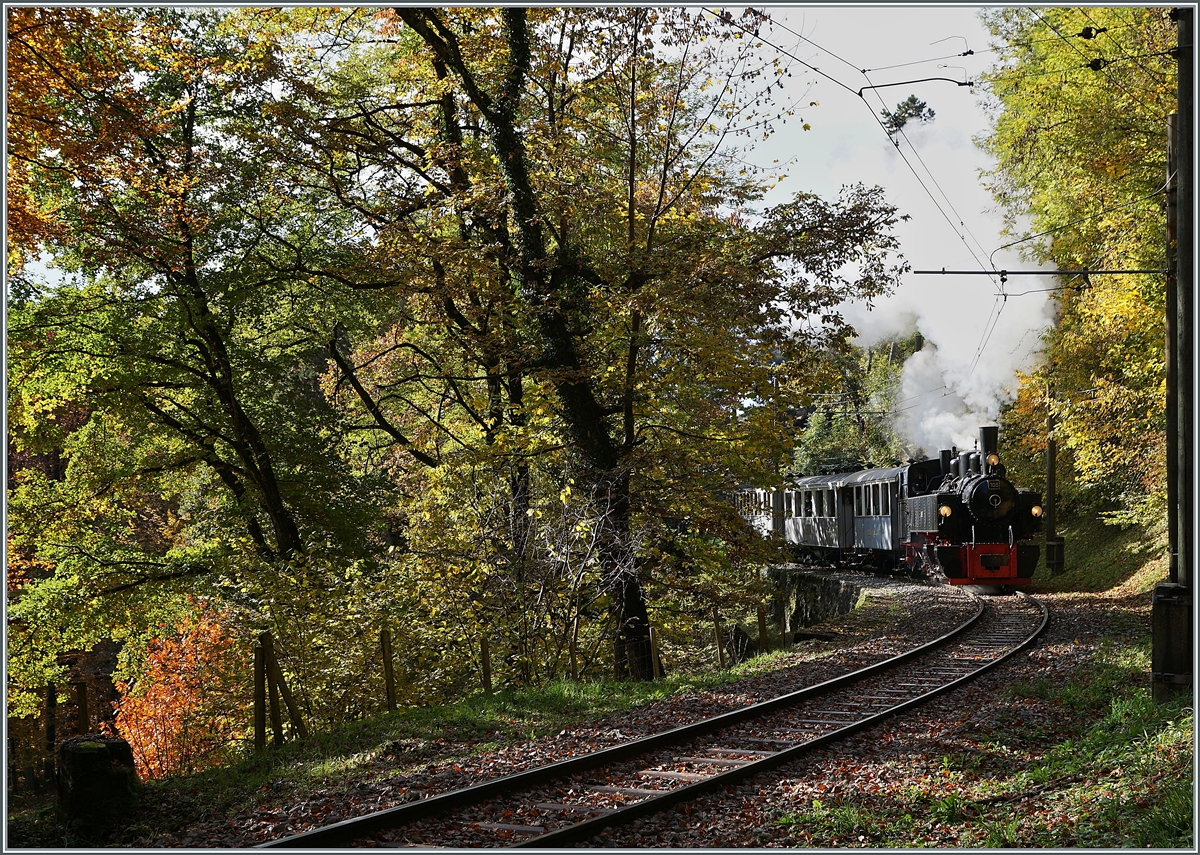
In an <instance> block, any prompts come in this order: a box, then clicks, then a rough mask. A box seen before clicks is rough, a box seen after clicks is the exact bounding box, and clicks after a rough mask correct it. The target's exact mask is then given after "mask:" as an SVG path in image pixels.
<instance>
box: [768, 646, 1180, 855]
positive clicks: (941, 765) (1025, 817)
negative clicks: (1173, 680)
mask: <svg viewBox="0 0 1200 855" xmlns="http://www.w3.org/2000/svg"><path fill="white" fill-rule="evenodd" d="M1148 669H1149V644H1148V642H1147V640H1146V639H1139V640H1137V641H1135V642H1130V641H1129V640H1127V639H1126V638H1125V637H1122V638H1121V639H1119V640H1117V639H1110V640H1107V641H1106V642H1105V643H1103V644H1102V645H1100V647H1099V650H1098V651H1097V654H1096V656H1095V658H1094V659H1093V662H1092V663H1091V665H1090V666H1089V667H1087V668H1084V669H1080V670H1078V671H1076V672H1075V673H1073V674H1072V675H1071V677H1070V678H1069V679H1068V680H1066V681H1065V682H1062V681H1049V680H1046V681H1039V682H1036V683H1032V684H1028V685H1022V686H1014V687H1011V688H1010V689H1009V690H1008V691H1007V692H1006V693H1005V695H1004V697H1003V698H1002V699H1001V700H1000V702H999V703H998V704H997V705H996V706H995V707H994V708H993V709H992V710H990V711H989V715H988V716H987V718H988V721H987V723H986V724H984V725H982V726H980V725H976V726H974V727H973V728H972V729H971V730H970V731H964V732H962V733H960V736H959V738H957V739H956V740H955V744H956V746H957V750H950V751H948V752H947V753H945V754H943V755H942V756H940V757H936V758H920V757H918V758H913V760H911V761H910V762H909V764H908V773H909V774H907V775H895V774H893V773H895V772H897V769H896V768H895V765H894V764H885V765H892V768H886V769H880V770H876V772H875V773H874V774H875V775H876V780H877V781H878V782H881V783H879V785H878V786H875V787H860V788H858V790H857V792H852V793H850V794H842V795H840V796H837V797H834V798H832V799H824V800H819V799H814V800H812V801H811V802H809V803H808V806H807V807H806V809H805V810H802V811H793V812H788V813H783V814H781V815H780V816H778V817H777V819H776V824H777V825H778V826H779V827H780V828H781V829H785V830H788V831H790V832H791V833H792V834H793V835H794V839H795V842H796V843H797V844H798V845H803V846H813V847H835V846H865V847H879V848H884V847H886V848H892V847H914V846H916V847H933V846H937V847H947V846H949V847H960V848H968V847H969V848H977V847H978V848H1060V847H1061V848H1066V847H1071V848H1076V847H1083V848H1127V847H1138V848H1180V849H1187V850H1191V849H1193V841H1194V838H1193V832H1192V823H1193V797H1192V785H1193V779H1192V758H1193V733H1194V717H1193V710H1192V708H1191V706H1190V698H1189V697H1186V696H1180V697H1178V698H1176V699H1175V700H1172V701H1171V702H1169V703H1166V704H1161V705H1160V704H1157V703H1155V702H1154V701H1153V700H1152V699H1151V697H1150V694H1149V691H1148V690H1147V689H1145V688H1142V687H1141V686H1140V685H1139V684H1141V685H1144V684H1145V682H1146V681H1145V674H1146V672H1147V670H1148ZM899 765H905V764H904V763H903V762H901V763H900V764H899ZM922 767H924V768H922ZM901 781H903V783H900V782H901ZM889 782H891V783H889Z"/></svg>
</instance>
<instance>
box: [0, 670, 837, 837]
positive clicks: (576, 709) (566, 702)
mask: <svg viewBox="0 0 1200 855" xmlns="http://www.w3.org/2000/svg"><path fill="white" fill-rule="evenodd" d="M824 655H827V654H824V653H814V654H809V655H808V657H806V658H815V657H818V656H824ZM796 661H797V658H796V653H782V652H778V651H776V652H772V653H768V654H766V655H763V656H758V657H755V658H753V659H750V660H748V661H747V662H744V663H742V664H740V665H736V666H733V667H731V668H727V669H725V670H723V671H722V670H717V669H706V670H703V671H701V672H698V673H676V674H672V675H669V676H667V677H666V678H665V679H663V680H660V681H658V682H653V683H639V682H622V681H615V680H597V681H587V682H573V681H570V680H559V681H556V682H553V683H550V684H549V685H546V686H544V687H540V688H530V689H519V690H503V691H499V692H496V693H494V694H492V695H484V694H482V693H480V694H476V695H472V696H470V697H467V698H464V699H462V700H461V701H459V702H457V703H454V704H445V705H440V706H430V707H411V708H406V709H402V710H398V711H396V712H395V713H385V714H382V715H378V716H374V717H371V718H367V719H362V720H360V721H355V722H351V723H349V724H346V725H344V726H342V727H339V728H337V729H334V730H330V731H324V732H317V733H314V734H313V735H312V736H310V737H309V738H308V739H306V740H303V741H296V742H288V743H286V744H284V745H283V746H282V747H281V748H279V749H278V750H275V749H271V750H268V751H266V752H263V753H261V754H254V753H252V752H246V754H245V756H243V757H242V759H240V760H239V761H237V762H234V763H232V764H230V765H227V766H222V767H218V768H214V769H209V770H207V771H204V772H200V773H197V774H194V775H189V776H185V777H178V778H169V779H165V780H161V781H150V782H148V783H147V786H146V792H145V796H144V799H143V802H144V809H143V811H142V815H141V816H138V817H134V818H133V819H132V821H131V824H130V825H129V827H127V828H125V829H123V830H121V831H118V832H116V833H115V834H114V835H113V836H112V837H110V838H108V839H105V840H103V841H91V840H78V839H74V838H73V837H72V836H71V835H70V832H69V831H68V830H67V829H66V828H64V827H63V826H62V825H61V824H60V823H58V821H57V819H56V817H55V815H54V810H53V806H52V797H50V796H41V797H35V798H28V797H26V798H21V799H18V800H16V801H15V802H10V805H9V807H10V810H9V818H8V823H9V825H8V829H9V839H10V842H11V843H13V845H16V846H21V847H39V848H40V847H46V846H51V847H53V846H61V845H80V844H87V843H105V844H110V845H111V844H115V845H130V844H132V843H133V842H135V841H136V840H138V839H139V838H151V839H153V838H156V837H158V836H160V835H162V834H163V833H166V832H172V831H176V830H179V829H181V828H186V827H187V826H188V825H189V824H191V823H194V822H196V821H199V820H201V819H203V818H205V817H220V816H232V815H235V814H237V813H240V812H243V811H251V810H255V809H256V808H258V807H259V806H260V805H262V804H264V803H266V802H276V801H279V800H281V799H285V798H286V797H287V796H288V795H289V794H295V795H297V796H303V795H305V794H307V793H310V792H312V791H313V790H315V789H323V790H331V789H337V788H338V787H341V786H347V785H351V784H353V783H358V782H364V781H371V780H374V779H379V778H384V777H389V776H394V775H396V774H399V773H401V772H405V771H407V772H412V771H418V770H420V769H421V768H422V767H424V766H426V765H428V764H430V763H433V762H437V763H441V762H445V761H450V762H455V761H459V760H463V759H466V758H469V757H471V756H472V755H475V754H479V753H482V752H484V751H487V750H489V749H492V748H495V747H497V746H500V745H507V744H511V743H515V742H521V741H523V740H527V739H534V738H537V737H540V736H545V735H547V734H553V733H557V732H558V731H560V730H562V729H564V728H568V727H571V726H573V725H577V724H579V723H581V722H584V721H587V720H590V719H597V718H604V717H608V716H611V715H615V714H619V713H622V712H626V711H629V710H632V709H635V708H637V707H640V706H643V705H645V704H648V703H652V702H654V701H656V700H659V699H662V698H666V697H670V696H674V695H679V694H684V693H688V692H700V691H704V690H706V689H711V688H715V687H719V686H722V685H726V684H728V683H731V682H735V681H737V680H741V679H743V678H746V677H750V676H754V675H756V674H761V673H765V672H768V671H772V670H776V669H778V668H780V667H783V666H784V665H785V664H795V662H796Z"/></svg>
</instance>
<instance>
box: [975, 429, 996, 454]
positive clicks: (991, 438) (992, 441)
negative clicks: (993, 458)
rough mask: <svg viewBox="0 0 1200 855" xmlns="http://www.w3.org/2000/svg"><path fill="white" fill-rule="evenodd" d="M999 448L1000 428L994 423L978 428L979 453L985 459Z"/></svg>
mask: <svg viewBox="0 0 1200 855" xmlns="http://www.w3.org/2000/svg"><path fill="white" fill-rule="evenodd" d="M999 450H1000V428H999V427H997V426H996V425H984V426H983V427H981V428H980V429H979V453H980V454H981V455H983V458H984V459H985V460H986V459H987V456H988V455H989V454H991V453H992V452H993V451H999Z"/></svg>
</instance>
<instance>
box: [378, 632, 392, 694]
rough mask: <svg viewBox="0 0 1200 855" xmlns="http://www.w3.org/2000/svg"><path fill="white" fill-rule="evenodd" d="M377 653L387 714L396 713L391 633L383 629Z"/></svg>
mask: <svg viewBox="0 0 1200 855" xmlns="http://www.w3.org/2000/svg"><path fill="white" fill-rule="evenodd" d="M379 653H380V656H382V657H383V691H384V694H385V695H386V698H387V708H388V712H395V711H396V672H395V671H394V670H393V668H392V633H391V630H389V629H388V628H387V627H384V628H383V630H382V631H380V633H379Z"/></svg>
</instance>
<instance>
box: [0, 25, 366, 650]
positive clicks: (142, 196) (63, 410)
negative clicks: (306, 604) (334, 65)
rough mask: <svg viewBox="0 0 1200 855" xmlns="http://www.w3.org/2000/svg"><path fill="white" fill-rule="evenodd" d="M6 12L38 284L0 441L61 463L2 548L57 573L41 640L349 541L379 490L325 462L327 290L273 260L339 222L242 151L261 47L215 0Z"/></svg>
mask: <svg viewBox="0 0 1200 855" xmlns="http://www.w3.org/2000/svg"><path fill="white" fill-rule="evenodd" d="M6 14H8V15H9V19H8V23H9V27H8V43H7V56H8V61H9V69H10V72H11V73H10V75H9V93H8V94H9V98H8V107H9V117H8V118H9V127H10V129H11V131H12V132H11V134H10V137H9V146H8V157H9V163H10V166H11V167H12V170H13V174H14V175H15V176H16V177H17V179H18V180H17V181H15V182H13V183H11V184H10V185H9V187H8V192H9V202H10V207H11V208H13V209H15V211H16V212H17V213H18V216H17V217H16V218H15V219H12V220H10V222H9V226H10V232H9V234H10V236H11V238H12V240H13V246H14V247H15V248H16V249H17V250H19V252H18V253H16V254H13V255H11V256H10V270H9V273H10V278H11V277H12V276H14V275H15V276H22V277H24V281H25V282H26V288H25V294H24V295H23V297H22V299H20V300H18V301H16V302H15V303H14V304H13V306H12V311H11V313H10V315H9V319H8V320H9V324H8V336H9V338H8V371H9V400H8V416H9V422H8V427H9V437H10V443H11V444H12V445H13V447H15V448H16V449H18V450H19V451H28V452H30V453H50V452H51V451H53V452H54V453H56V454H60V456H61V457H62V459H63V460H64V461H65V466H64V467H63V468H62V470H61V471H60V472H59V473H57V475H56V476H55V477H47V476H46V474H45V473H42V472H39V471H37V470H35V469H27V470H24V471H22V472H20V473H18V474H17V477H16V478H15V479H14V480H15V483H14V484H13V485H11V487H12V489H11V491H10V494H9V510H10V517H9V525H10V529H9V530H10V532H12V533H13V535H14V540H15V542H16V544H17V545H18V546H19V547H21V548H29V549H34V550H36V552H37V553H38V555H39V556H40V557H41V558H42V559H43V560H45V561H49V562H51V563H53V565H54V566H55V568H56V569H55V574H54V576H53V577H52V578H50V579H47V580H44V581H42V582H40V583H39V584H37V585H33V586H29V588H28V590H27V591H26V592H25V595H24V596H23V598H22V601H21V603H20V604H19V605H18V607H17V608H18V609H19V610H22V611H23V613H24V617H26V619H27V621H28V625H30V626H34V627H37V631H38V632H39V633H40V635H41V638H42V640H43V642H44V644H43V647H44V648H45V649H46V650H50V651H51V652H52V651H53V649H55V648H57V649H59V650H61V649H63V646H64V645H67V646H71V645H78V646H88V645H90V644H91V643H94V642H95V641H96V640H98V639H99V637H102V636H103V635H112V636H113V637H117V638H122V637H124V636H126V635H128V634H130V633H133V634H136V633H139V632H142V631H143V630H144V631H146V632H152V631H153V627H154V626H155V625H156V624H157V623H158V622H159V621H158V620H157V619H156V618H158V617H163V611H164V610H165V611H166V612H168V613H169V620H167V624H168V625H174V623H175V621H176V619H178V617H179V615H180V609H181V608H183V607H182V606H181V605H179V604H180V603H181V602H182V601H181V600H180V598H179V596H178V595H179V594H180V593H182V592H184V591H187V590H201V591H208V592H211V591H213V590H219V591H220V590H223V591H225V592H226V593H227V594H228V593H229V592H231V591H240V590H241V586H242V585H243V584H250V582H249V581H247V577H248V576H249V577H250V578H251V579H252V578H253V575H254V572H256V571H259V570H261V571H263V572H264V573H269V572H270V570H269V569H268V568H270V567H271V566H275V567H276V568H278V567H279V566H280V565H283V564H287V563H289V562H294V561H302V560H304V557H305V556H306V555H307V554H309V553H310V552H311V551H312V550H313V549H314V548H315V547H316V545H317V544H320V545H321V546H322V547H323V548H325V547H326V545H328V547H327V548H331V549H335V550H337V551H339V552H340V553H341V554H343V555H346V556H350V557H354V556H361V555H363V554H364V553H365V552H366V550H367V548H368V546H367V544H368V542H369V539H370V537H371V536H373V534H374V531H375V526H374V525H373V523H372V521H373V520H374V519H375V518H376V515H375V511H374V509H375V507H376V506H377V505H378V501H377V496H378V493H379V491H380V490H381V489H382V482H381V481H380V480H379V479H375V480H374V481H372V480H371V479H369V478H367V479H360V478H356V477H355V476H354V474H353V473H351V472H349V471H348V470H347V469H346V467H345V466H344V465H343V464H342V462H341V460H340V458H339V456H338V455H337V454H336V453H335V452H334V448H335V443H336V442H337V439H338V437H339V435H340V431H341V428H340V427H339V422H338V419H337V417H336V414H335V413H334V412H333V411H332V410H331V409H330V407H329V406H328V404H327V403H326V400H325V398H324V396H323V394H322V393H321V390H320V388H319V381H318V375H319V373H320V371H322V370H323V369H324V367H325V356H324V352H325V343H326V337H327V333H328V330H327V328H326V326H325V325H324V323H323V321H321V320H320V319H321V318H322V317H323V316H328V315H331V314H334V309H333V304H335V303H336V300H337V294H336V292H335V291H332V290H331V289H330V287H329V285H330V283H329V282H327V281H326V282H324V283H321V282H318V281H317V280H315V279H313V278H311V277H300V276H296V275H289V274H288V273H286V272H283V271H281V269H280V268H281V264H280V263H279V261H278V256H279V254H280V253H282V252H283V251H284V249H285V248H286V251H287V257H288V259H289V262H290V261H292V260H293V259H294V258H295V256H296V255H297V254H298V253H299V254H303V253H305V252H306V251H307V247H311V246H312V245H313V241H314V235H319V236H320V237H321V239H322V241H323V240H324V239H325V238H326V237H330V236H332V235H336V234H337V233H339V232H340V230H341V224H340V223H339V221H338V220H337V219H336V218H334V217H325V218H322V217H321V216H320V215H319V214H317V213H314V212H315V211H317V207H316V205H315V202H314V200H313V199H311V198H307V197H305V196H304V194H303V191H302V190H300V189H298V188H296V187H294V186H292V185H290V184H288V183H286V182H285V181H283V180H282V179H281V177H280V176H278V175H272V174H270V173H268V172H267V171H265V170H264V169H263V162H262V161H260V160H257V159H256V152H255V151H254V149H253V147H252V145H251V144H250V143H249V142H248V141H249V139H250V134H249V133H248V127H249V126H252V125H253V123H254V122H256V121H259V120H261V117H262V114H263V111H265V110H266V109H267V108H268V107H269V105H270V103H271V102H272V101H273V98H274V96H273V94H272V93H271V91H270V86H271V83H270V81H271V79H272V74H273V65H272V55H271V52H270V50H269V49H259V48H258V47H257V46H256V45H255V44H251V43H249V42H248V41H247V40H246V39H245V38H243V37H241V36H239V35H238V34H237V33H235V32H233V31H232V30H229V29H228V28H225V27H223V25H222V20H223V17H224V16H223V14H222V13H219V12H215V11H209V12H184V11H182V10H170V9H165V10H125V11H114V10H100V9H88V10H78V9H66V8H55V9H51V8H43V9H34V8H22V9H11V10H6ZM39 254H40V255H41V256H43V257H44V258H46V259H47V260H49V261H50V262H51V263H52V265H53V269H54V270H55V271H56V272H55V275H54V277H53V279H52V280H51V281H46V282H42V283H40V284H39V283H37V282H35V281H34V279H33V278H32V274H31V272H30V270H29V269H28V267H26V268H25V269H24V270H22V269H21V268H22V265H23V264H24V262H25V260H26V259H28V258H32V257H34V256H35V255H39ZM367 311H369V310H368V309H367V307H366V306H362V307H361V308H360V309H356V310H350V311H345V310H342V309H338V310H337V312H339V313H340V316H341V317H343V318H344V319H345V322H348V323H349V322H351V317H352V316H354V315H355V312H358V313H359V314H360V315H361V314H362V313H365V312H367ZM80 409H83V410H85V411H86V412H87V413H88V417H87V419H86V421H85V422H84V423H83V424H73V425H72V426H71V429H70V430H65V429H61V428H60V427H57V425H59V424H60V423H62V422H63V415H64V414H67V413H69V412H76V411H79V410H80ZM251 587H253V585H251ZM164 598H165V599H164ZM168 602H174V603H175V606H173V607H170V606H168V605H167V603H168ZM50 661H52V657H51V660H50Z"/></svg>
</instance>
